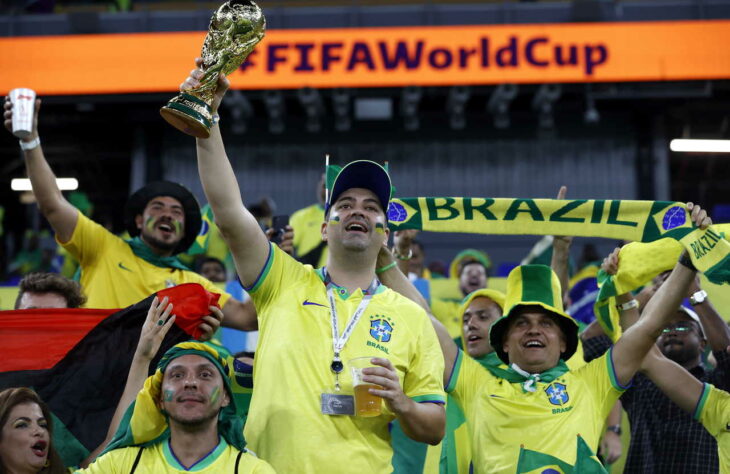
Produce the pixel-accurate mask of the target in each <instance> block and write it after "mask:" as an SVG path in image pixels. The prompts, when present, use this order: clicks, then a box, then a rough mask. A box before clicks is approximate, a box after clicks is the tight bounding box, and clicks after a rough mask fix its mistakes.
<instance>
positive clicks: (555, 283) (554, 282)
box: [489, 265, 578, 364]
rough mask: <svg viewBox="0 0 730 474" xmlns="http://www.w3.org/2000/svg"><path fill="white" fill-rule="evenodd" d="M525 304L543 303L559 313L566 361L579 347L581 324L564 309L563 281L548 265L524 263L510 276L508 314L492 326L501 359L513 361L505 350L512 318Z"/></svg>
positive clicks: (556, 315) (547, 309) (491, 334)
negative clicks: (561, 282)
mask: <svg viewBox="0 0 730 474" xmlns="http://www.w3.org/2000/svg"><path fill="white" fill-rule="evenodd" d="M522 306H540V307H542V308H543V309H545V311H547V312H548V313H550V314H552V315H553V316H555V320H556V322H557V323H558V325H559V326H560V329H561V330H562V331H563V334H564V335H565V352H563V353H562V354H561V358H562V359H563V360H568V359H570V357H571V356H572V355H573V354H574V353H575V351H576V349H577V348H578V324H577V323H576V322H575V321H574V320H573V318H571V317H570V316H568V314H567V313H566V312H565V310H563V298H562V291H561V290H560V281H559V280H558V277H557V275H555V272H553V271H552V269H551V268H550V267H548V266H545V265H521V266H519V267H516V268H515V269H514V270H512V271H511V272H510V274H509V276H508V277H507V296H506V298H505V302H504V316H502V318H500V319H499V320H497V322H495V323H494V324H493V325H492V329H491V330H490V331H489V342H490V343H491V344H492V347H494V351H495V352H496V353H497V355H498V356H499V358H500V359H502V361H503V362H504V363H505V364H509V356H508V355H507V353H506V352H504V350H503V348H502V347H503V341H504V336H505V335H506V334H507V328H508V327H509V322H510V318H512V317H513V316H514V315H515V314H516V312H517V310H519V308H520V307H522Z"/></svg>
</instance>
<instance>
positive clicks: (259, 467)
mask: <svg viewBox="0 0 730 474" xmlns="http://www.w3.org/2000/svg"><path fill="white" fill-rule="evenodd" d="M251 474H276V471H275V470H274V468H273V467H271V464H269V463H267V462H266V461H263V460H259V462H257V463H256V466H254V468H253V469H252V470H251Z"/></svg>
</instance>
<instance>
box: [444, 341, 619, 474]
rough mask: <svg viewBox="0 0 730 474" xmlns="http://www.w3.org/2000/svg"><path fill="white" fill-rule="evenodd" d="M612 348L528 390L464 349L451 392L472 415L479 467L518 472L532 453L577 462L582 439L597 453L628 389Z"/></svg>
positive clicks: (481, 470)
mask: <svg viewBox="0 0 730 474" xmlns="http://www.w3.org/2000/svg"><path fill="white" fill-rule="evenodd" d="M611 352H612V351H609V352H607V353H606V354H604V356H603V357H600V358H598V359H596V360H594V361H592V362H590V363H588V364H586V365H584V366H582V367H581V368H579V369H577V370H574V371H570V370H569V371H568V372H565V373H564V374H562V375H561V376H559V377H558V378H556V379H555V380H553V381H552V382H550V383H545V382H538V383H537V385H536V390H535V391H534V392H529V391H524V390H523V389H522V384H521V383H509V382H508V381H506V380H504V379H502V378H499V377H496V376H494V375H492V374H491V373H490V372H489V371H487V370H485V369H484V367H482V365H480V364H479V362H477V361H475V360H474V359H472V358H470V357H468V356H465V354H464V353H463V352H462V351H459V353H458V355H457V359H456V362H455V364H454V370H453V373H452V375H451V380H450V381H449V384H448V385H447V388H446V391H447V392H448V393H449V394H451V395H452V396H453V397H454V399H455V400H456V402H457V403H458V404H459V405H460V407H461V408H462V410H463V412H464V416H465V418H466V420H468V422H467V429H468V431H469V438H470V439H471V446H472V450H473V452H472V457H473V464H474V472H477V473H489V474H498V473H505V474H506V473H514V472H515V470H516V467H517V465H518V462H519V461H520V456H521V454H522V455H523V456H524V455H525V453H528V452H529V453H531V455H533V456H534V455H535V454H537V455H538V457H539V456H540V455H542V456H543V457H545V458H551V459H559V460H562V461H563V463H564V464H569V465H573V464H575V463H576V461H577V459H576V458H577V454H576V453H577V452H580V449H576V447H577V444H576V440H577V439H578V440H580V438H582V439H583V440H585V443H587V445H588V446H589V447H590V449H592V450H593V452H595V451H596V449H597V447H598V442H599V440H600V437H601V434H602V432H603V425H604V422H605V420H606V416H607V415H608V413H609V411H610V410H611V408H612V407H613V404H614V403H615V402H616V400H617V399H618V397H619V396H620V395H621V393H623V391H624V390H625V387H621V386H620V385H619V383H618V381H617V379H616V375H615V372H614V369H613V363H612V359H611ZM579 437H580V438H579ZM523 451H524V452H523Z"/></svg>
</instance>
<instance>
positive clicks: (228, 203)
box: [162, 22, 445, 473]
mask: <svg viewBox="0 0 730 474" xmlns="http://www.w3.org/2000/svg"><path fill="white" fill-rule="evenodd" d="M211 25H213V22H211ZM236 31H238V32H239V34H238V36H235V35H234V36H232V38H234V41H238V42H240V43H239V44H246V45H247V46H246V48H249V49H248V51H247V52H250V51H251V50H252V49H253V46H254V45H255V43H256V42H257V41H258V39H260V37H259V36H257V35H256V34H255V28H254V29H246V28H237V29H236ZM241 32H243V33H241ZM256 38H258V39H256ZM208 44H212V43H209V41H208V40H206V45H208ZM217 44H219V45H220V44H223V42H221V41H219V42H218V43H217ZM224 47H225V46H224ZM230 49H231V50H236V49H238V48H235V47H234V48H230ZM203 53H204V58H203V59H200V58H199V59H197V60H196V65H197V66H198V68H197V69H195V70H194V71H193V72H192V73H191V74H190V76H189V77H188V78H187V79H186V80H185V82H184V83H183V84H182V85H181V90H182V93H181V95H180V96H178V98H182V100H180V99H178V98H176V99H173V101H171V102H170V103H169V104H168V106H167V107H166V108H165V109H163V112H162V113H163V116H165V118H166V119H167V120H168V121H170V122H171V123H172V124H173V125H174V126H176V127H177V128H179V129H181V130H182V131H184V132H185V133H188V134H191V135H194V136H197V137H198V138H197V154H198V167H199V171H200V177H201V180H202V183H203V188H204V190H205V194H206V196H207V198H208V202H209V203H210V205H211V207H212V208H213V212H214V214H215V216H216V223H217V224H218V226H219V228H220V230H221V233H222V235H223V237H224V239H225V240H226V242H227V244H228V246H229V248H230V250H231V253H232V254H233V257H234V260H235V263H236V268H237V269H238V275H239V277H240V279H241V282H242V283H243V285H244V286H245V287H246V289H247V291H248V292H249V294H250V295H251V298H252V299H253V301H254V303H255V305H256V308H257V313H258V321H259V346H258V348H257V351H256V359H255V370H254V387H255V390H254V392H253V398H252V400H251V407H250V412H249V417H248V420H247V422H246V427H245V435H246V440H247V442H248V443H249V444H248V445H249V447H250V448H251V449H252V450H253V451H254V452H256V453H257V454H258V455H259V456H260V457H261V458H262V459H264V460H266V461H267V462H269V463H271V465H272V466H273V467H274V469H276V471H277V472H284V473H285V472H291V473H306V472H312V473H314V472H378V473H381V472H391V471H392V466H391V462H390V461H391V457H392V449H391V447H390V435H389V432H388V423H389V422H390V421H391V420H393V419H396V418H397V419H398V420H399V422H400V424H401V427H402V428H403V431H404V432H405V433H406V434H407V435H408V436H409V437H411V438H412V439H414V440H416V441H420V442H426V443H430V444H438V443H439V442H440V441H441V438H442V437H443V433H444V425H445V413H444V408H443V403H444V400H445V397H444V393H443V389H442V384H441V380H440V376H439V375H440V374H442V373H443V364H444V362H443V356H442V354H441V351H440V349H439V346H438V340H437V338H436V334H435V332H434V330H433V328H432V326H431V323H430V321H429V319H428V316H427V315H426V313H425V311H423V310H422V309H421V308H420V307H418V306H417V305H415V304H414V303H412V302H411V301H409V300H408V299H406V298H405V297H403V296H401V295H399V294H397V293H395V292H393V291H392V290H390V289H388V288H386V287H384V286H383V285H381V284H380V282H379V281H378V279H377V276H376V274H377V270H376V259H377V256H378V252H379V251H380V249H381V247H382V246H383V244H384V243H385V242H386V241H387V237H388V233H389V231H388V229H387V217H386V211H387V208H388V202H389V200H390V197H391V182H390V177H389V175H388V173H387V171H386V170H385V169H384V168H383V167H382V166H380V165H378V164H376V163H374V162H370V161H355V162H352V163H350V164H348V165H347V166H345V167H344V168H342V169H341V170H340V171H339V173H338V174H337V175H336V177H334V180H333V183H331V186H328V196H327V199H326V202H325V221H326V222H323V223H322V227H321V232H322V239H324V240H326V241H327V243H328V246H329V249H330V253H329V257H328V260H327V265H326V266H325V267H323V268H321V269H318V270H315V269H313V268H312V267H311V266H308V265H306V266H305V265H302V264H301V263H299V262H297V261H296V260H294V259H293V258H292V257H290V256H289V255H287V254H286V253H284V252H282V251H281V250H280V249H279V248H277V247H276V246H274V245H271V244H270V243H269V242H268V240H267V239H266V236H265V235H264V234H263V232H262V231H261V229H260V227H259V226H258V224H257V222H256V219H255V218H254V217H253V216H252V215H251V213H250V212H249V211H248V209H246V208H245V206H244V205H243V203H242V201H241V193H240V191H239V187H238V183H237V181H236V177H235V174H234V173H233V169H232V167H231V164H230V162H229V161H228V158H227V156H226V152H225V148H224V146H223V140H222V138H221V133H220V127H219V126H217V125H218V120H217V119H216V117H217V110H218V107H219V105H220V103H221V100H222V99H223V96H224V95H225V92H226V90H227V89H228V87H229V82H228V80H227V79H226V77H225V74H224V73H225V72H227V71H230V70H233V69H235V68H233V69H231V68H229V67H227V66H225V65H224V66H221V65H220V64H217V63H216V64H211V63H210V62H209V61H208V60H207V59H208V58H206V57H205V55H206V54H207V53H210V49H207V50H206V48H204V50H203ZM217 56H218V57H221V58H224V59H225V58H230V57H232V56H233V54H221V55H217ZM209 57H212V56H210V55H209ZM238 57H239V59H240V60H241V61H242V60H243V59H245V55H243V57H241V56H240V55H239V56H238ZM212 68H215V69H212ZM211 70H213V71H215V74H211V73H210V71H211ZM213 79H214V80H215V84H214V85H213V86H214V87H213V86H211V81H212V80H213ZM211 90H213V91H214V95H213V96H212V100H211V101H210V102H208V101H205V100H203V102H204V103H205V105H204V106H203V105H200V104H199V103H197V102H195V101H193V100H191V99H190V97H191V96H192V97H200V96H202V95H203V94H205V95H207V96H208V98H209V97H210V93H209V92H207V91H211ZM181 103H182V104H183V105H184V106H185V107H188V109H189V110H186V111H182V110H181V108H182V107H179V104H181ZM170 108H171V109H173V110H174V111H175V112H174V118H173V120H170V117H169V114H168V111H167V109H170ZM203 113H209V115H210V117H212V120H209V121H208V122H209V123H210V126H209V127H208V126H207V123H206V121H205V120H204V117H203ZM381 270H383V269H381ZM383 271H384V270H383ZM362 320H364V321H362ZM362 385H369V387H366V388H363V387H362ZM358 387H359V388H358ZM355 392H363V394H367V395H371V396H375V397H374V398H375V399H374V400H372V399H371V400H370V401H365V402H364V404H363V405H362V406H360V402H361V401H362V400H356V398H360V397H359V396H358V395H356V394H355ZM383 402H384V403H383Z"/></svg>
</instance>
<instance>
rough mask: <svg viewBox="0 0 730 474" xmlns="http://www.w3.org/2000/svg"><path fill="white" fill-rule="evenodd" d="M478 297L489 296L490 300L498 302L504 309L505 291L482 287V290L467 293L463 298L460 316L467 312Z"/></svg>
mask: <svg viewBox="0 0 730 474" xmlns="http://www.w3.org/2000/svg"><path fill="white" fill-rule="evenodd" d="M477 298H489V299H490V300H492V301H494V302H495V303H497V304H498V305H499V307H500V308H501V309H502V311H504V293H502V292H501V291H499V290H491V289H488V288H482V289H481V290H475V291H472V292H471V293H469V294H468V295H466V297H465V298H464V299H463V300H461V306H460V307H459V316H464V313H465V312H466V310H467V308H468V307H469V305H470V304H471V302H472V301H474V300H475V299H477Z"/></svg>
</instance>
